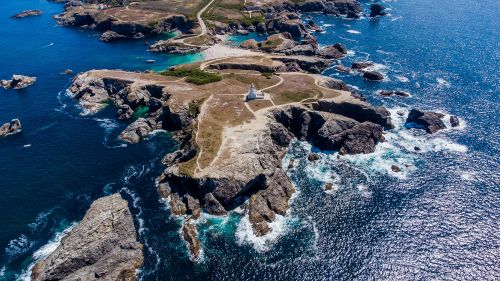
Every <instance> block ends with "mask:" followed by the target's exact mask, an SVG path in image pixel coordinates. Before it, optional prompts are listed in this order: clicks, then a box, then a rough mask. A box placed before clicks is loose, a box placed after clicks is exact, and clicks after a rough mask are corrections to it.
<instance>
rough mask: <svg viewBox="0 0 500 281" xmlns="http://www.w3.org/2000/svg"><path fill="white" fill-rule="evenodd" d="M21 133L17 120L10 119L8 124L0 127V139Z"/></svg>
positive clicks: (19, 122)
mask: <svg viewBox="0 0 500 281" xmlns="http://www.w3.org/2000/svg"><path fill="white" fill-rule="evenodd" d="M20 132H21V121H19V119H12V120H11V121H10V122H7V123H4V124H3V125H2V126H0V137H6V136H8V135H13V134H17V133H20Z"/></svg>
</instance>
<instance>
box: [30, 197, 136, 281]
mask: <svg viewBox="0 0 500 281" xmlns="http://www.w3.org/2000/svg"><path fill="white" fill-rule="evenodd" d="M142 249H143V246H142V244H141V243H139V242H138V241H137V236H136V232H135V228H134V222H133V220H132V215H131V214H130V211H129V209H128V203H127V201H125V200H123V199H122V198H121V196H120V195H119V194H114V195H111V196H107V197H103V198H100V199H97V200H96V201H94V203H92V205H91V206H90V209H89V210H88V211H87V213H86V214H85V217H84V218H83V219H82V221H81V222H80V224H78V225H77V226H75V227H74V228H73V229H72V230H71V231H70V232H69V233H68V234H67V235H66V236H65V237H64V238H63V239H62V240H61V244H60V245H59V246H58V247H57V249H56V250H55V251H54V252H53V253H52V254H50V255H49V256H48V257H46V258H45V259H43V260H41V261H39V262H37V263H36V265H35V266H34V268H33V271H32V275H31V278H32V280H33V281H49V280H68V281H69V280H82V281H84V280H110V281H111V280H113V281H126V280H135V279H136V270H137V269H138V268H140V267H141V266H142V264H143V261H144V256H143V253H142Z"/></svg>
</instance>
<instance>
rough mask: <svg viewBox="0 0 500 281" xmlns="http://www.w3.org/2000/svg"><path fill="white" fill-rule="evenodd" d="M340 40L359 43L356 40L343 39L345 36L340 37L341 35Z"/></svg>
mask: <svg viewBox="0 0 500 281" xmlns="http://www.w3.org/2000/svg"><path fill="white" fill-rule="evenodd" d="M339 38H340V39H342V40H345V41H350V42H358V40H354V39H351V38H347V37H343V36H340V35H339Z"/></svg>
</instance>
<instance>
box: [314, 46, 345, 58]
mask: <svg viewBox="0 0 500 281" xmlns="http://www.w3.org/2000/svg"><path fill="white" fill-rule="evenodd" d="M346 54H347V48H346V47H345V46H344V45H342V44H340V43H337V44H335V45H331V46H326V47H324V48H323V49H321V50H320V51H319V55H320V56H322V57H324V58H328V59H341V58H343V57H344V56H345V55H346Z"/></svg>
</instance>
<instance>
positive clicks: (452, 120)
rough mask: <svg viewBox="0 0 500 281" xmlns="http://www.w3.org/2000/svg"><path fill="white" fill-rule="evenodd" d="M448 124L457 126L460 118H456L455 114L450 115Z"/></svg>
mask: <svg viewBox="0 0 500 281" xmlns="http://www.w3.org/2000/svg"><path fill="white" fill-rule="evenodd" d="M450 124H451V126H452V127H458V126H460V120H459V119H458V117H457V116H455V115H452V116H450Z"/></svg>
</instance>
